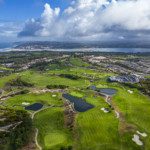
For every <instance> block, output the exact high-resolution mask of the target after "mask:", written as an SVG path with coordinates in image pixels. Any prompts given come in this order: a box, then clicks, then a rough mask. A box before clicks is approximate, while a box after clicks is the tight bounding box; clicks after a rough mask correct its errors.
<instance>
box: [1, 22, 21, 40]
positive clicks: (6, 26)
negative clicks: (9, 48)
mask: <svg viewBox="0 0 150 150" xmlns="http://www.w3.org/2000/svg"><path fill="white" fill-rule="evenodd" d="M22 26H23V24H22V23H18V22H11V21H5V20H0V39H1V42H2V41H5V42H6V41H8V40H9V39H11V40H12V39H13V40H15V39H16V35H17V34H18V32H20V31H21V29H22Z"/></svg>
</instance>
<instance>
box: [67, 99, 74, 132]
mask: <svg viewBox="0 0 150 150" xmlns="http://www.w3.org/2000/svg"><path fill="white" fill-rule="evenodd" d="M64 108H65V110H64V120H65V127H67V128H69V129H70V130H73V128H74V121H75V115H76V111H75V109H74V107H73V104H72V103H71V102H69V101H67V100H65V101H64Z"/></svg>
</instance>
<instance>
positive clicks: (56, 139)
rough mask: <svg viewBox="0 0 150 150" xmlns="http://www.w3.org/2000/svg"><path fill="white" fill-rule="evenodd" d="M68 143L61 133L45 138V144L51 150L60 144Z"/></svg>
mask: <svg viewBox="0 0 150 150" xmlns="http://www.w3.org/2000/svg"><path fill="white" fill-rule="evenodd" d="M65 141H66V137H65V136H64V135H63V134H61V133H51V134H48V135H46V136H45V138H44V143H45V145H46V148H47V149H48V148H51V147H53V146H57V145H59V144H63V143H64V142H65Z"/></svg>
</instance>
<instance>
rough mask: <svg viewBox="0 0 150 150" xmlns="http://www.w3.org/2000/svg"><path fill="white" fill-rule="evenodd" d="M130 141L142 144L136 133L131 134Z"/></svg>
mask: <svg viewBox="0 0 150 150" xmlns="http://www.w3.org/2000/svg"><path fill="white" fill-rule="evenodd" d="M132 141H134V142H135V143H136V144H137V145H140V146H142V145H143V142H142V141H141V140H140V137H139V136H138V135H137V134H134V135H133V138H132Z"/></svg>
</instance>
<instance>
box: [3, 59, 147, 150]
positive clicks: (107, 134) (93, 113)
mask: <svg viewBox="0 0 150 150" xmlns="http://www.w3.org/2000/svg"><path fill="white" fill-rule="evenodd" d="M70 63H71V64H72V65H75V66H78V67H76V68H75V67H72V68H71V69H70V68H69V69H66V68H63V69H60V70H50V71H47V72H44V73H39V72H35V71H31V70H30V71H24V72H21V73H19V74H12V75H9V76H7V77H3V78H0V87H4V85H5V83H6V82H8V81H9V80H12V79H14V78H16V77H17V76H21V78H22V79H24V80H25V81H27V82H30V83H34V88H37V89H40V88H45V87H46V86H47V85H50V84H52V85H54V84H56V85H67V86H69V89H68V92H69V93H70V94H71V95H73V96H77V97H80V98H82V97H85V96H86V101H87V102H89V103H90V104H93V105H94V106H95V107H94V108H93V109H91V110H88V111H86V112H84V113H78V114H77V115H76V120H75V133H74V134H75V135H74V139H73V137H72V133H71V132H70V131H68V130H67V129H65V128H64V115H63V108H49V109H46V110H43V111H41V112H39V113H38V114H36V116H35V119H34V126H35V127H36V128H38V129H39V136H38V141H39V143H40V145H41V146H42V147H43V149H44V150H50V149H52V150H57V149H58V150H59V149H60V148H67V147H69V146H72V145H73V147H74V149H75V150H149V147H150V123H149V120H150V99H149V97H146V96H144V95H142V94H140V93H139V91H137V90H136V89H130V90H132V91H134V93H133V94H130V93H129V92H128V91H127V90H129V88H127V87H123V86H122V85H121V84H118V83H109V82H107V77H108V76H111V75H114V74H113V73H107V72H100V71H94V70H90V69H87V68H82V67H81V64H82V60H78V59H76V58H71V59H70ZM85 66H86V64H85ZM58 74H74V75H78V76H80V77H82V78H81V79H79V80H70V79H67V78H63V77H59V76H58ZM89 76H90V77H92V76H94V77H96V78H98V80H96V81H95V82H93V83H90V81H89V79H88V77H89ZM89 85H96V86H97V87H99V88H107V87H108V88H115V89H117V90H118V92H117V94H116V95H115V96H114V97H113V101H114V103H115V104H116V105H117V107H118V108H119V110H120V111H121V112H122V113H123V114H124V116H125V120H126V122H127V123H130V124H133V125H135V126H136V128H137V130H139V131H141V132H145V133H147V134H148V137H146V138H142V141H143V142H144V146H143V147H140V146H137V145H136V144H135V143H134V142H133V141H132V136H133V134H134V133H133V132H127V133H124V134H123V135H120V133H119V120H118V119H117V118H116V116H115V113H114V111H111V112H110V113H108V114H105V113H104V112H103V111H101V108H102V107H108V105H107V104H106V102H105V101H104V99H103V98H102V97H100V96H96V97H95V95H94V92H93V91H90V90H87V89H86V87H88V86H89ZM55 94H56V95H57V97H52V95H53V94H52V93H45V94H32V93H30V94H25V95H17V96H14V97H12V98H9V99H8V100H7V101H5V104H6V105H8V106H14V105H21V104H22V102H29V103H31V104H32V103H35V102H41V103H43V104H44V105H57V106H58V105H62V104H63V102H62V100H60V98H61V93H55ZM16 108H18V107H16ZM19 108H21V109H23V107H19Z"/></svg>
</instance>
